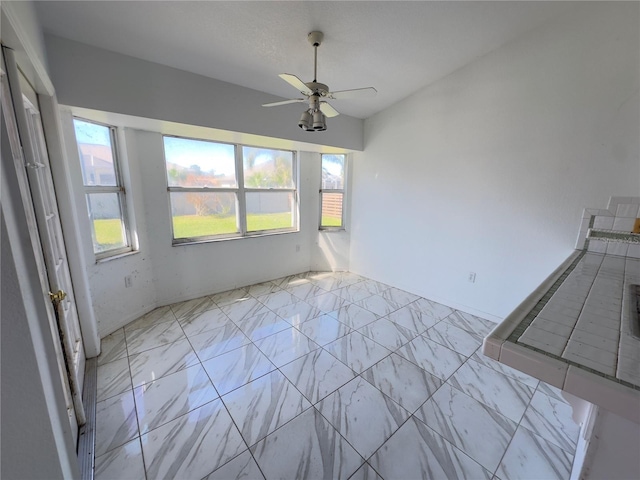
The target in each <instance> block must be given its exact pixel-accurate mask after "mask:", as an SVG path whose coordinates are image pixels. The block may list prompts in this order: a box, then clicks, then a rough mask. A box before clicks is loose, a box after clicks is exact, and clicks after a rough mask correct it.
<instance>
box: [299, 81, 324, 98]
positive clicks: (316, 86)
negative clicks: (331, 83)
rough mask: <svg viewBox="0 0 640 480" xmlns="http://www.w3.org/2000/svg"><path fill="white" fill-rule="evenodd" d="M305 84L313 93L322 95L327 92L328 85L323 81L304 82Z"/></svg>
mask: <svg viewBox="0 0 640 480" xmlns="http://www.w3.org/2000/svg"><path fill="white" fill-rule="evenodd" d="M305 85H306V86H307V87H308V88H309V90H311V91H312V92H313V93H314V95H315V94H318V95H320V96H321V97H324V96H325V95H326V94H327V93H329V87H328V86H327V85H325V84H324V83H318V82H307V83H305Z"/></svg>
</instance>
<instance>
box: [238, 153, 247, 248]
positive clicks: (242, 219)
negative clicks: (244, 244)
mask: <svg viewBox="0 0 640 480" xmlns="http://www.w3.org/2000/svg"><path fill="white" fill-rule="evenodd" d="M235 153H236V179H237V183H238V195H237V197H236V200H237V202H238V203H237V204H238V208H237V210H238V223H239V225H240V234H241V235H242V236H245V235H246V234H247V200H246V198H245V190H244V165H243V158H242V147H241V146H240V145H236V146H235Z"/></svg>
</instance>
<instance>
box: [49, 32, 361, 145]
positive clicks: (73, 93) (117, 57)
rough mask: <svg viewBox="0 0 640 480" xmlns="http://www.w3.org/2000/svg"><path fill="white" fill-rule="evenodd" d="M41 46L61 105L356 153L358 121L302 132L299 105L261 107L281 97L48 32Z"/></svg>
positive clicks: (342, 117) (339, 120) (348, 119)
mask: <svg viewBox="0 0 640 480" xmlns="http://www.w3.org/2000/svg"><path fill="white" fill-rule="evenodd" d="M46 45H47V54H48V56H49V64H50V68H51V78H52V80H53V84H54V85H55V87H56V92H57V95H58V100H59V102H60V103H61V104H63V105H70V106H76V107H84V108H90V109H95V110H102V111H106V112H115V113H121V114H126V115H133V116H137V117H144V118H152V119H158V120H165V121H172V122H178V123H183V124H188V125H198V126H204V127H210V128H218V129H222V130H230V131H234V132H244V133H249V134H256V135H264V136H267V137H276V138H284V139H289V140H294V141H299V142H309V143H317V144H321V145H330V146H334V147H342V148H348V149H355V150H362V144H363V121H362V120H361V119H358V118H353V117H349V116H347V115H340V116H338V117H335V118H332V119H331V120H330V126H329V128H328V129H327V131H326V132H321V133H320V132H313V133H310V132H304V131H302V130H301V129H300V128H299V127H298V124H297V122H298V119H299V118H300V114H301V113H302V110H301V109H300V105H289V106H283V107H278V108H263V107H262V106H261V105H262V104H263V103H266V102H269V101H277V100H281V99H280V98H279V97H275V96H273V95H269V94H266V93H264V92H258V91H256V90H251V89H248V88H244V87H240V86H238V85H233V84H231V83H227V82H222V81H220V80H215V79H213V78H208V77H204V76H201V75H196V74H193V73H189V72H185V71H183V70H178V69H175V68H170V67H167V66H164V65H160V64H157V63H152V62H147V61H144V60H140V59H137V58H133V57H129V56H126V55H121V54H117V53H113V52H110V51H107V50H103V49H100V48H95V47H91V46H89V45H84V44H81V43H77V42H73V41H70V40H66V39H62V38H59V37H54V36H49V35H47V36H46Z"/></svg>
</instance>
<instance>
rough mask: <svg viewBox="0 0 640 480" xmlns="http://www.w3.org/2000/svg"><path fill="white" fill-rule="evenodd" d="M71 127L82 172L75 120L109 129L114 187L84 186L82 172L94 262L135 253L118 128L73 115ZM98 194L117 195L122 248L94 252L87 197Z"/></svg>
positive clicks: (93, 226) (83, 180) (93, 232)
mask: <svg viewBox="0 0 640 480" xmlns="http://www.w3.org/2000/svg"><path fill="white" fill-rule="evenodd" d="M72 120H73V122H74V125H73V127H74V128H73V135H74V138H75V141H76V148H77V150H78V160H79V162H80V165H79V166H80V169H81V170H82V152H81V151H80V144H79V142H78V138H77V136H76V132H75V120H79V121H81V122H85V123H91V124H93V125H99V126H101V127H105V128H108V129H109V140H110V143H111V155H112V158H113V171H114V175H115V185H110V186H106V185H86V184H85V179H84V172H83V173H82V189H83V193H84V197H85V203H86V208H87V213H88V218H89V223H90V228H91V243H92V250H93V254H94V256H95V258H96V262H99V261H101V260H105V259H108V258H112V257H117V256H120V255H124V254H127V253H130V252H134V251H135V247H134V245H133V241H132V238H133V235H132V225H131V222H130V219H129V213H128V212H129V209H128V205H127V196H126V195H127V191H126V188H125V182H124V178H123V175H122V166H121V164H120V145H119V141H118V127H116V126H114V125H109V124H107V123H103V122H98V121H96V120H90V119H88V118H84V117H80V116H77V115H73V118H72ZM98 193H115V194H117V195H118V205H119V207H120V219H121V223H122V230H123V232H124V240H125V245H124V246H123V247H118V248H112V249H109V250H104V251H102V252H96V250H95V243H94V239H95V236H96V231H95V224H94V221H93V213H92V211H91V207H90V203H89V198H90V197H89V195H91V194H98Z"/></svg>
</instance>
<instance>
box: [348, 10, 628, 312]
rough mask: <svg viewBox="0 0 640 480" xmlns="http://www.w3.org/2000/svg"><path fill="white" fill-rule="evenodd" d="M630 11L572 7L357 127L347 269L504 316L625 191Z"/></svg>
mask: <svg viewBox="0 0 640 480" xmlns="http://www.w3.org/2000/svg"><path fill="white" fill-rule="evenodd" d="M638 7H639V5H638V3H635V2H634V3H606V2H604V3H590V4H585V5H582V6H580V7H579V8H578V9H575V10H572V12H571V13H569V14H567V15H564V16H562V17H558V18H556V19H554V20H553V21H552V22H550V23H548V24H546V25H545V26H543V27H542V28H538V29H536V30H534V31H531V32H529V33H528V34H527V35H524V36H522V37H520V38H519V39H517V40H516V41H514V42H511V43H509V44H507V45H505V46H503V47H502V48H500V49H498V50H496V51H494V52H492V53H490V54H488V55H486V56H484V57H482V58H480V59H478V60H477V61H476V62H474V63H472V64H470V65H468V66H466V67H464V68H462V69H460V70H458V71H457V72H454V73H453V74H451V75H449V76H448V77H446V78H444V79H442V80H440V81H438V82H436V83H435V84H433V85H431V86H429V87H428V88H425V89H424V90H422V91H420V92H419V93H417V94H415V95H413V96H411V97H409V98H407V99H406V100H404V101H403V102H401V103H399V104H396V105H395V106H393V107H391V108H389V109H388V110H386V111H384V112H382V113H380V114H378V115H376V116H374V117H372V118H370V119H368V120H367V121H366V122H365V151H364V153H357V154H355V166H354V175H353V178H354V184H353V192H352V193H353V208H352V232H351V246H350V269H351V271H354V272H356V273H361V274H363V275H366V276H369V277H372V278H375V279H379V280H382V281H384V282H386V283H390V284H393V285H397V286H398V287H401V288H405V289H407V290H409V291H412V292H414V293H417V294H420V295H423V296H426V297H429V298H432V299H435V300H439V301H442V302H444V303H447V304H449V305H453V306H456V307H459V308H461V309H462V310H466V311H469V312H471V313H478V314H484V315H485V316H486V317H489V318H493V319H494V320H496V319H499V318H502V317H504V316H506V315H507V314H508V313H509V312H510V311H511V310H512V309H513V308H514V307H515V306H517V305H518V304H519V303H520V302H521V301H522V300H523V299H524V298H525V297H526V296H527V295H528V294H529V293H530V292H531V291H532V290H533V289H534V288H535V287H536V286H537V285H538V284H539V283H540V282H541V281H542V280H543V279H544V278H545V277H546V276H547V275H548V274H549V273H550V272H551V271H552V270H553V269H554V268H555V267H557V265H558V264H559V263H560V262H561V261H562V260H564V258H565V257H566V256H567V255H568V254H569V253H570V252H571V250H572V249H573V246H574V242H575V238H576V233H577V230H578V228H579V225H580V219H581V213H582V209H583V208H584V207H587V206H590V207H593V206H598V205H601V206H602V207H603V208H604V206H606V203H607V199H608V198H609V196H610V195H637V194H638V191H639V189H640V161H639V147H638V131H640V121H639V119H638V114H639V108H638V106H639V102H640V100H639V96H638V88H639V87H638V85H639V78H638V77H639V71H640V65H639V60H640V40H639V33H638V30H639V23H638V15H639V8H638ZM469 272H476V273H477V280H476V282H475V283H469V282H468V280H467V278H468V275H469Z"/></svg>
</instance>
